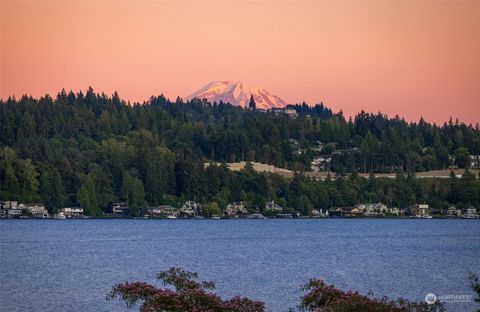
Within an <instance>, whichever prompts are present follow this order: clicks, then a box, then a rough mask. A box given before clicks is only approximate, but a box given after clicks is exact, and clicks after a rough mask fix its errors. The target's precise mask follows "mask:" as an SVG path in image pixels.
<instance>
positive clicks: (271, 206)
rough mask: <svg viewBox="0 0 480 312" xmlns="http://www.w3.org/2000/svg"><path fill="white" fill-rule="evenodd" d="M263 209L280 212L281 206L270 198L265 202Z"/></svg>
mask: <svg viewBox="0 0 480 312" xmlns="http://www.w3.org/2000/svg"><path fill="white" fill-rule="evenodd" d="M265 211H275V212H282V211H283V208H282V207H281V206H279V205H277V204H275V202H274V201H273V200H272V201H269V202H267V203H266V204H265Z"/></svg>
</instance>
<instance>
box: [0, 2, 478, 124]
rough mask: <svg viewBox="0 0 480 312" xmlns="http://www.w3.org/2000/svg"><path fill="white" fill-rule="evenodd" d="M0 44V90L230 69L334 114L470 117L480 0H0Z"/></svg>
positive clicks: (130, 93)
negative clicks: (371, 0) (336, 112)
mask: <svg viewBox="0 0 480 312" xmlns="http://www.w3.org/2000/svg"><path fill="white" fill-rule="evenodd" d="M0 44H1V47H0V97H1V98H2V99H6V98H7V97H8V96H11V95H15V96H17V97H20V96H21V95H23V94H31V95H33V96H35V97H38V96H41V95H44V94H45V93H49V94H51V95H56V93H57V92H58V91H60V90H61V89H62V88H65V89H66V90H70V89H73V90H75V91H78V90H85V89H86V88H87V87H88V86H92V87H93V88H94V90H95V91H97V92H105V93H107V94H112V93H113V91H115V90H116V91H118V93H119V94H120V96H121V97H122V98H124V99H126V100H131V101H140V102H142V101H144V100H147V99H148V98H149V97H150V96H151V95H158V94H160V93H164V94H165V95H166V96H167V97H170V98H172V99H175V98H176V96H177V95H179V96H181V97H186V96H187V95H189V94H191V93H193V92H194V91H196V90H197V89H199V88H201V87H203V86H204V85H205V84H207V83H208V82H211V81H216V80H234V81H236V80H241V81H246V82H248V83H249V84H252V85H258V86H260V87H263V88H265V89H267V90H269V91H270V92H272V93H274V94H276V95H278V96H279V97H281V98H283V99H285V100H286V101H287V102H289V103H296V102H302V101H306V102H307V103H309V104H315V103H319V102H321V101H323V102H324V104H325V105H326V106H328V107H330V108H332V109H333V110H334V111H338V110H340V109H341V110H343V111H344V113H345V115H346V116H350V115H353V114H355V113H358V112H359V111H361V110H365V111H368V112H375V113H376V112H378V111H381V112H382V113H385V114H388V115H389V116H391V117H393V116H394V115H396V114H398V115H400V116H404V117H405V118H406V119H407V120H412V121H418V119H419V118H420V116H423V117H424V118H425V119H426V120H427V121H432V122H437V123H443V122H444V121H446V120H448V119H449V117H450V116H452V117H453V118H454V119H455V118H458V119H459V120H460V121H464V122H467V123H476V122H480V1H477V2H474V1H473V2H461V1H450V2H411V1H408V2H315V1H310V2H297V1H287V2H275V1H269V2H266V1H262V2H252V1H250V2H231V1H229V2H222V1H217V2H203V1H202V2H200V1H198V2H183V1H182V2H178V1H171V2H160V1H152V2H134V1H125V2H117V1H104V2H98V1H89V2H80V1H51V2H44V1H35V2H26V1H4V0H1V2H0Z"/></svg>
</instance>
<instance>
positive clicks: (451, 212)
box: [447, 205, 462, 218]
mask: <svg viewBox="0 0 480 312" xmlns="http://www.w3.org/2000/svg"><path fill="white" fill-rule="evenodd" d="M447 216H448V217H451V218H458V217H461V216H462V210H461V209H457V208H456V207H455V205H452V206H450V207H448V209H447Z"/></svg>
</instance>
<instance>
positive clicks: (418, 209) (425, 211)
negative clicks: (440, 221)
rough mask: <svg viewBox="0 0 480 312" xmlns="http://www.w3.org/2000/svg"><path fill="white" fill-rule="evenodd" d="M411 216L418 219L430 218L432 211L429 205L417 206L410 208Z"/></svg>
mask: <svg viewBox="0 0 480 312" xmlns="http://www.w3.org/2000/svg"><path fill="white" fill-rule="evenodd" d="M410 214H411V215H414V216H417V217H423V216H429V215H430V209H429V207H428V204H415V205H413V206H412V207H411V208H410Z"/></svg>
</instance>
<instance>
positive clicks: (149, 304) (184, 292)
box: [107, 267, 265, 312]
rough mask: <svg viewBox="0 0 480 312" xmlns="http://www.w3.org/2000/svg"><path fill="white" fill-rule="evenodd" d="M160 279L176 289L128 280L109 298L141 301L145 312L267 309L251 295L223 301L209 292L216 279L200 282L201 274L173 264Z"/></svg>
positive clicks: (213, 286)
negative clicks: (198, 280)
mask: <svg viewBox="0 0 480 312" xmlns="http://www.w3.org/2000/svg"><path fill="white" fill-rule="evenodd" d="M157 278H158V279H159V280H161V281H162V282H163V285H164V286H173V289H171V288H157V287H155V286H153V285H150V284H147V283H143V282H134V283H128V282H125V283H121V284H118V285H115V286H114V287H113V289H112V291H111V292H110V294H108V297H107V298H109V299H113V298H115V297H118V298H120V299H122V300H123V301H125V303H126V304H127V306H129V307H133V306H135V305H136V304H137V303H140V302H142V303H141V305H140V311H142V312H153V311H192V312H193V311H198V312H203V311H212V312H213V311H232V312H250V311H251V312H257V311H258V312H260V311H264V310H265V308H264V303H263V302H258V301H252V300H250V299H248V298H243V297H238V296H236V297H233V298H231V299H228V300H222V299H221V298H220V297H219V296H217V295H215V294H213V293H212V292H210V291H209V290H213V289H214V288H215V284H214V283H213V282H204V281H202V282H197V281H196V280H197V278H198V275H197V273H195V272H189V271H185V270H183V269H180V268H175V267H172V268H170V269H169V270H168V271H163V272H160V273H158V274H157Z"/></svg>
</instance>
